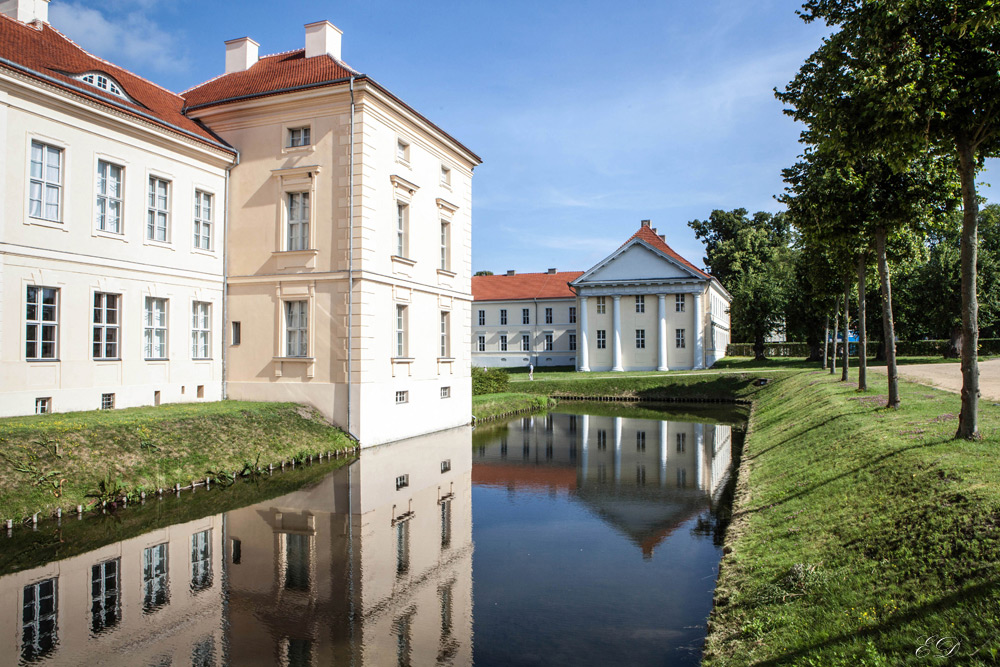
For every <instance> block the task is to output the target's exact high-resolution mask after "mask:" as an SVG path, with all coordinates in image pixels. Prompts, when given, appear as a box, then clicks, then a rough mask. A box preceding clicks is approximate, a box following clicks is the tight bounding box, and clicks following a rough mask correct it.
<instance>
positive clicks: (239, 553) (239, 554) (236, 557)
mask: <svg viewBox="0 0 1000 667" xmlns="http://www.w3.org/2000/svg"><path fill="white" fill-rule="evenodd" d="M232 554H233V565H239V564H240V563H241V562H242V561H243V542H242V541H240V540H237V539H236V538H233V548H232Z"/></svg>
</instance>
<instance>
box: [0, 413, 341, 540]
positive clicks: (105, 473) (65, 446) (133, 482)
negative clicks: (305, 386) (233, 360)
mask: <svg viewBox="0 0 1000 667" xmlns="http://www.w3.org/2000/svg"><path fill="white" fill-rule="evenodd" d="M352 446H353V443H352V442H351V441H350V439H349V438H348V437H347V436H346V435H345V434H344V433H343V432H342V431H340V430H339V429H337V428H334V427H331V426H330V425H329V424H328V423H327V422H326V421H325V420H323V418H322V417H321V416H320V415H319V414H318V413H316V412H315V411H313V410H312V409H310V408H304V407H302V406H300V405H296V404H292V403H249V402H240V401H220V402H217V403H198V404H173V405H165V406H159V407H146V408H131V409H127V410H113V411H95V412H78V413H64V414H50V415H33V416H29V417H12V418H8V419H0V519H13V520H14V521H15V522H17V521H20V520H21V519H23V518H25V517H28V516H30V515H31V514H33V513H35V512H40V513H42V514H43V515H44V514H48V513H50V512H54V511H55V509H56V508H58V507H61V508H63V510H64V511H66V510H69V509H70V508H75V507H76V506H77V505H84V507H90V506H92V505H94V504H96V503H99V502H100V501H101V500H108V499H111V498H113V497H115V496H118V495H121V494H123V493H127V494H130V495H133V496H137V495H138V494H139V493H140V492H141V491H146V492H147V493H148V492H150V491H153V490H155V489H157V488H166V487H171V486H173V485H174V484H178V483H179V484H181V486H186V485H188V484H190V483H191V481H192V480H194V479H204V478H205V477H206V476H212V477H216V476H217V475H220V474H221V471H227V472H228V473H232V472H233V471H239V470H242V469H244V468H245V467H248V466H249V467H253V466H254V465H255V464H256V463H257V462H258V461H259V464H260V465H262V466H265V467H266V466H267V464H269V463H278V462H279V461H282V460H288V459H293V458H299V457H301V456H305V455H310V454H311V455H316V454H318V453H319V452H326V451H338V450H342V449H347V448H349V447H352Z"/></svg>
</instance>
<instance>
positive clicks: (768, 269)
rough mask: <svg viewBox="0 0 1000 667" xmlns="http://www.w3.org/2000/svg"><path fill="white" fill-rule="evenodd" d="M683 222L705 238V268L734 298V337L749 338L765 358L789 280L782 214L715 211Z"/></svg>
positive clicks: (785, 224)
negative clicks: (701, 217) (765, 349)
mask: <svg viewBox="0 0 1000 667" xmlns="http://www.w3.org/2000/svg"><path fill="white" fill-rule="evenodd" d="M688 225H689V226H690V227H691V228H692V229H693V230H694V232H695V236H696V237H697V238H698V239H701V240H703V241H704V242H705V258H704V262H705V266H706V267H708V269H709V271H710V272H711V273H712V275H714V276H715V277H716V278H718V279H719V281H720V282H721V283H722V284H723V286H725V288H726V289H727V290H729V292H730V294H732V296H733V301H732V305H731V306H730V315H731V322H732V324H731V326H732V330H733V336H734V338H735V339H736V340H752V341H753V344H754V356H755V357H756V358H757V359H764V358H765V356H764V341H765V340H766V338H767V336H768V335H769V334H770V333H771V332H773V331H774V330H775V329H776V328H778V327H779V326H782V325H784V313H785V306H786V304H787V302H788V286H789V284H790V282H791V275H792V265H791V261H790V253H791V250H790V247H789V244H790V241H791V233H790V230H789V226H788V222H787V221H786V220H785V216H784V214H783V213H777V214H774V213H767V212H763V211H761V212H758V213H755V214H754V215H753V217H750V216H749V215H748V214H747V210H746V209H743V208H737V209H734V210H732V211H722V210H715V211H712V213H711V215H709V218H708V220H704V221H703V220H692V221H690V222H689V223H688Z"/></svg>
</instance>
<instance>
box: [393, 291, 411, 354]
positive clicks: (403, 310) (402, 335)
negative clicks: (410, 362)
mask: <svg viewBox="0 0 1000 667" xmlns="http://www.w3.org/2000/svg"><path fill="white" fill-rule="evenodd" d="M408 319H409V313H408V311H407V307H406V306H403V305H400V304H396V327H395V330H396V341H395V343H396V346H395V353H396V354H395V356H397V357H400V358H405V357H406V353H407V351H408V348H409V341H408V340H407V335H406V331H407V324H408V322H407V320H408Z"/></svg>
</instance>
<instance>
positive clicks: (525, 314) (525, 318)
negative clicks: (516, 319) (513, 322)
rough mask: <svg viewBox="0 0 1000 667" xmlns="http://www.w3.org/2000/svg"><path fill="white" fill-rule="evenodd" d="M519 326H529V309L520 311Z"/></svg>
mask: <svg viewBox="0 0 1000 667" xmlns="http://www.w3.org/2000/svg"><path fill="white" fill-rule="evenodd" d="M521 324H531V308H522V309H521Z"/></svg>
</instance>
